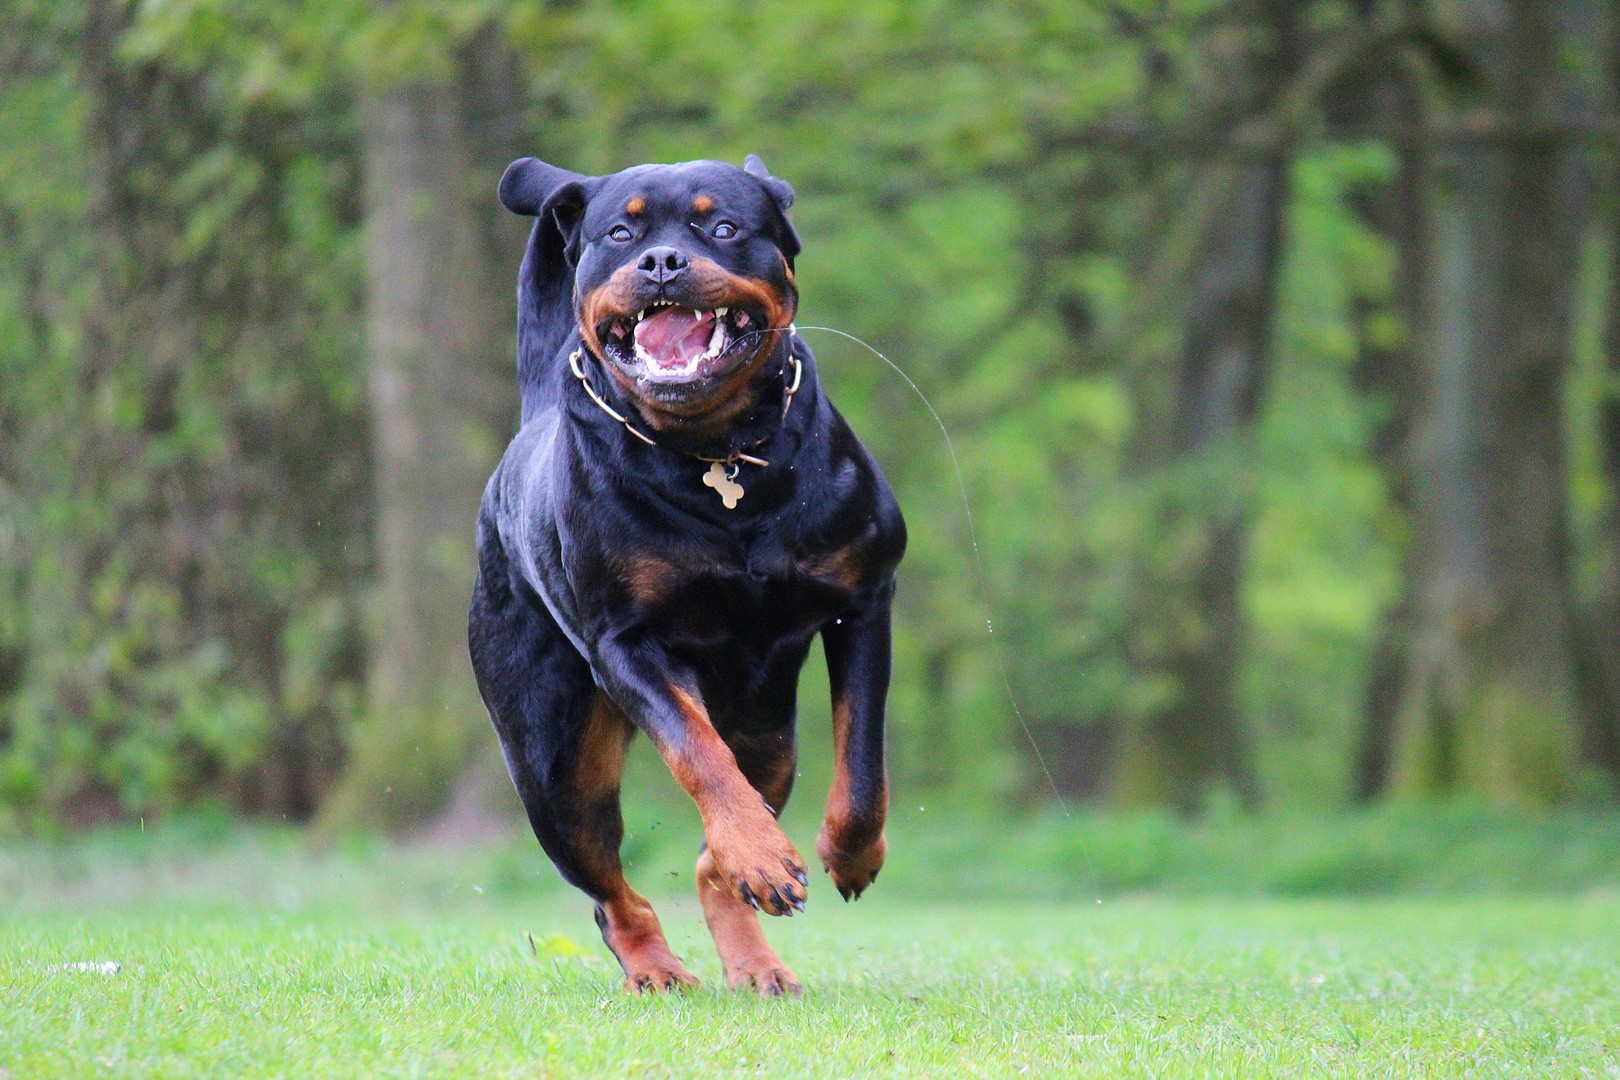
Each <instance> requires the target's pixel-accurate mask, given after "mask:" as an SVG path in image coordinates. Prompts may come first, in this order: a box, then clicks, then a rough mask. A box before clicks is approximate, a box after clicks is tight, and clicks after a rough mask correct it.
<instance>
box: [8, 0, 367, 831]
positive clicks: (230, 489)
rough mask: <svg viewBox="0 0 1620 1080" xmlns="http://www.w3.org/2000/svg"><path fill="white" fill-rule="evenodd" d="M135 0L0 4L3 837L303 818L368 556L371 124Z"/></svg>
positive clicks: (334, 721) (326, 764)
mask: <svg viewBox="0 0 1620 1080" xmlns="http://www.w3.org/2000/svg"><path fill="white" fill-rule="evenodd" d="M47 11H48V13H49V18H48V19H47V17H46V13H47ZM122 12H123V9H122V7H121V6H113V5H106V4H100V3H86V4H82V5H66V6H59V7H54V8H50V9H47V8H45V7H43V6H42V7H41V8H40V9H39V10H38V11H35V10H32V9H30V8H29V7H27V6H22V7H19V6H16V5H13V6H12V7H10V8H8V9H7V10H6V12H5V14H4V21H3V22H0V26H3V28H4V30H5V33H6V34H7V35H8V36H10V37H25V38H27V39H28V40H29V41H30V48H31V50H32V53H33V59H34V60H35V61H37V62H36V63H32V64H17V65H13V66H12V67H10V68H8V70H7V72H6V74H5V76H4V77H5V80H6V81H5V88H4V92H3V93H0V101H3V102H4V110H3V112H0V131H3V132H4V134H3V135H0V145H4V146H5V147H6V148H7V150H6V151H5V152H4V162H3V164H0V221H4V222H5V223H6V224H7V227H8V232H9V233H10V234H11V235H10V236H8V238H7V239H8V241H9V242H8V243H7V244H6V245H5V249H4V251H3V252H0V423H3V425H4V432H5V437H4V440H3V442H0V505H3V506H4V508H5V519H6V529H5V543H3V544H0V581H3V582H4V583H5V587H4V588H3V589H0V627H3V628H4V629H3V631H0V645H3V647H4V651H5V653H6V655H7V656H9V657H11V660H10V662H9V663H8V664H7V665H3V666H4V667H5V669H6V674H7V676H9V677H8V678H5V679H0V826H3V824H4V823H5V821H6V818H7V817H12V816H13V815H15V816H14V817H13V820H17V821H41V820H44V819H45V817H46V816H47V815H49V816H52V817H55V818H58V819H65V820H68V821H75V820H94V819H95V818H98V817H103V816H108V815H125V814H128V815H133V814H136V813H138V812H143V811H144V812H153V811H157V810H160V809H162V808H164V807H168V806H172V805H175V804H177V803H183V802H185V801H188V800H190V799H193V798H196V797H198V796H200V795H215V796H223V797H225V798H226V799H228V800H229V801H230V802H231V803H232V804H234V805H236V806H239V807H241V808H243V809H247V810H254V811H258V812H274V813H281V814H286V815H291V816H294V817H303V816H306V815H308V814H309V813H310V812H312V810H313V808H314V805H315V803H316V801H317V800H318V798H319V796H320V793H321V791H322V789H323V787H324V784H325V782H326V781H325V779H324V778H325V777H329V776H330V775H331V773H332V772H333V771H334V770H335V768H336V767H337V766H338V765H339V763H340V760H341V754H342V744H341V732H342V728H343V726H344V724H345V722H346V717H347V716H349V715H350V714H351V712H352V710H353V708H354V705H355V703H356V698H357V688H358V680H359V678H360V668H359V661H360V657H359V655H358V653H357V650H356V640H357V633H356V625H357V623H358V618H359V612H358V603H359V593H358V590H357V589H356V585H357V583H358V582H359V580H360V579H361V578H362V577H363V575H364V573H365V571H366V567H367V565H368V558H369V552H368V542H367V535H368V534H367V530H368V528H369V516H368V509H367V505H366V498H367V496H366V492H367V487H368V481H369V477H368V470H367V468H366V461H365V451H364V442H363V436H364V428H363V414H362V412H361V405H362V395H361V387H362V385H363V383H362V379H363V371H362V369H361V368H360V367H359V366H358V365H359V360H360V338H359V332H358V325H359V321H358V306H359V305H358V299H359V278H358V274H357V264H356V255H357V252H356V242H355V241H356V236H357V233H358V229H357V225H358V222H357V220H356V217H355V211H354V207H355V202H356V199H355V185H356V183H357V179H358V177H357V175H356V170H355V166H354V159H353V154H352V150H350V149H349V146H350V144H351V141H352V134H351V132H350V130H349V128H348V126H347V125H348V123H349V110H348V108H347V106H346V105H345V103H344V102H343V101H342V100H341V99H334V98H333V97H332V95H331V93H330V92H327V93H323V95H321V97H320V98H319V99H318V100H313V101H309V102H306V103H305V107H303V108H302V109H298V110H292V109H288V108H286V107H283V106H282V105H281V104H280V103H277V102H273V101H272V102H268V103H267V102H266V101H264V100H255V99H253V98H250V97H248V96H246V95H245V94H243V93H242V92H240V91H241V87H242V85H243V84H242V81H241V78H240V72H239V71H237V72H233V71H232V70H231V67H230V65H231V62H232V61H241V60H244V59H246V58H243V57H242V56H240V54H239V52H238V54H236V55H220V52H221V50H220V49H218V48H214V47H213V46H212V45H211V44H210V42H209V41H207V40H203V41H199V42H192V43H190V44H194V45H196V48H185V47H179V46H181V45H186V44H188V43H187V42H184V41H180V42H176V41H174V40H169V41H167V42H166V43H165V44H166V45H167V46H173V49H172V53H171V52H168V51H166V50H165V49H163V48H158V47H157V43H156V42H155V40H154V38H153V37H152V35H151V34H148V35H146V36H144V37H143V36H142V35H140V34H135V35H130V36H124V35H121V34H120V20H121V17H122ZM221 40H224V39H221ZM198 50H201V54H202V55H206V56H208V57H209V58H210V60H211V62H212V64H213V66H212V67H210V68H209V70H207V71H204V70H202V68H203V65H202V63H201V62H200V61H199V58H198V56H199V53H198ZM233 75H235V76H238V77H237V78H235V79H233V78H231V76H233Z"/></svg>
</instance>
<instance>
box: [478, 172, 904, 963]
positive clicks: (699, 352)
mask: <svg viewBox="0 0 1620 1080" xmlns="http://www.w3.org/2000/svg"><path fill="white" fill-rule="evenodd" d="M500 198H501V202H502V203H504V204H505V205H506V207H507V209H509V210H512V211H514V212H515V213H518V214H525V215H530V216H533V217H534V218H535V219H536V220H535V224H534V229H533V232H532V233H531V234H530V237H529V245H528V251H527V253H526V254H525V255H524V258H523V265H522V268H521V269H520V270H519V272H518V334H517V353H518V383H519V390H520V393H521V397H522V405H523V411H522V429H521V430H520V431H519V432H518V434H517V437H516V438H514V439H513V440H512V443H511V445H510V446H509V447H508V448H507V451H506V455H505V456H504V457H503V458H502V459H501V463H500V465H499V466H498V467H497V468H496V470H495V474H494V475H493V476H492V477H491V478H490V481H489V486H488V487H487V488H486V489H485V491H484V500H483V505H482V507H481V509H480V512H479V517H478V564H479V565H478V580H477V583H476V585H475V587H474V590H473V600H472V613H471V616H470V618H469V625H468V637H469V639H470V644H471V649H472V661H473V668H474V670H475V671H476V672H477V676H478V686H479V690H480V691H481V692H482V694H483V697H484V702H485V704H486V705H487V706H488V708H489V713H490V718H491V719H492V720H493V721H494V724H495V730H496V733H497V734H498V735H499V736H500V740H501V748H502V750H503V751H504V752H505V755H506V763H507V768H508V769H509V770H510V772H511V774H512V781H513V783H514V784H515V785H516V786H517V790H518V794H519V796H521V798H522V799H523V805H524V806H525V807H526V808H527V810H528V814H529V821H530V822H531V824H532V825H533V826H534V832H535V835H536V836H537V837H539V839H540V844H541V846H542V847H544V848H545V850H546V854H548V855H549V856H550V857H551V859H552V861H553V862H554V863H555V864H556V865H557V869H558V870H560V871H561V872H562V875H563V876H564V877H565V878H567V879H568V880H569V881H570V882H572V883H573V884H574V885H576V886H578V887H579V888H580V889H583V890H584V891H585V892H587V893H589V894H590V895H591V897H593V898H594V899H595V900H596V922H597V925H598V926H600V927H601V930H602V937H603V940H605V941H606V942H607V945H608V948H610V949H612V950H613V954H614V955H615V956H617V957H618V959H619V963H620V965H622V966H623V968H624V974H625V988H626V989H627V990H629V991H632V992H636V991H642V990H665V989H671V988H676V987H681V986H688V985H694V984H696V983H697V979H696V978H695V977H694V976H693V975H692V974H691V973H690V972H688V971H687V970H686V969H685V968H684V967H682V966H681V963H680V960H679V959H678V958H676V957H675V956H674V955H673V954H672V953H671V952H670V950H669V945H668V943H667V942H666V941H665V939H664V934H663V931H662V930H661V929H660V927H659V923H658V917H657V916H656V915H655V914H654V913H653V909H652V906H651V905H650V904H649V903H648V902H647V901H646V899H645V898H644V897H642V896H641V895H640V894H638V893H637V892H636V891H635V890H634V889H632V888H631V887H630V886H629V884H628V883H627V882H626V881H625V878H624V872H623V869H622V867H621V866H620V863H619V844H620V841H621V840H622V839H623V835H624V822H623V818H622V817H621V815H620V812H619V779H620V773H621V770H622V767H623V764H624V756H625V747H626V745H627V743H628V741H629V739H630V737H631V735H632V734H633V733H634V732H635V731H636V730H637V729H640V730H641V731H644V732H646V733H647V735H648V737H650V738H651V739H652V741H653V744H654V745H655V746H656V747H657V749H658V753H659V754H660V755H661V756H662V757H663V759H664V761H665V762H666V763H667V764H668V765H669V768H670V771H671V772H672V773H673V774H674V776H675V779H676V780H677V781H678V782H679V783H680V785H681V786H682V787H683V788H685V789H686V792H687V794H689V795H690V796H691V797H692V800H693V801H694V802H695V803H697V808H698V813H699V814H700V815H701V816H702V819H703V832H704V837H705V840H706V843H705V845H704V850H703V852H702V854H701V855H700V856H699V857H698V861H697V888H698V895H699V897H700V898H701V900H702V903H703V912H704V915H705V917H706V919H707V921H708V924H709V930H710V932H711V933H712V934H713V935H714V943H715V947H716V948H717V949H718V950H719V952H720V958H721V960H722V961H723V963H724V964H725V970H726V981H727V983H728V984H729V985H730V986H731V987H732V988H733V989H736V988H739V987H743V986H752V987H753V989H754V990H755V991H757V992H758V993H760V994H762V995H777V994H782V993H789V994H797V993H799V992H800V986H799V983H798V980H797V979H796V978H795V977H794V975H793V973H792V972H791V971H789V970H788V969H787V968H786V967H784V966H783V964H782V961H781V960H779V959H777V957H776V954H775V953H773V952H772V951H771V948H770V946H769V945H768V944H767V943H766V940H765V936H764V934H763V932H762V931H761V929H760V926H759V920H758V917H757V915H756V914H755V912H756V911H764V912H766V913H767V914H771V915H788V914H791V913H792V912H793V911H794V910H795V909H797V910H800V911H802V910H803V909H804V902H805V896H806V885H807V884H808V882H807V879H806V877H805V867H804V862H803V860H802V859H800V857H799V855H798V853H797V852H796V851H794V849H793V845H792V844H790V843H788V840H787V838H786V837H785V836H783V835H782V830H781V829H780V828H779V827H778V825H777V823H776V816H777V815H778V814H780V813H781V812H782V807H783V806H784V804H786V802H787V798H788V793H789V792H790V791H791V790H792V788H793V777H794V765H795V759H796V755H797V748H796V742H795V736H794V720H795V700H796V696H797V691H798V681H799V672H800V670H801V669H802V668H803V666H804V662H805V658H806V657H807V655H808V654H809V650H810V643H811V639H813V638H814V637H815V635H816V634H817V633H820V634H821V636H822V642H823V646H824V649H825V651H826V656H827V668H828V674H829V676H830V679H831V683H832V698H833V701H832V706H833V744H834V752H835V754H836V757H837V762H836V775H835V777H834V780H833V784H832V792H831V794H830V795H829V796H828V799H827V815H826V820H825V821H824V823H823V824H822V827H821V831H820V834H819V835H818V836H817V838H816V853H817V854H818V855H819V856H820V857H821V861H822V863H823V865H824V866H825V868H826V870H827V872H828V873H829V874H831V875H832V879H833V883H834V884H835V885H836V886H837V887H838V891H839V892H840V893H841V894H842V895H843V896H844V898H845V899H846V900H848V899H852V898H854V897H857V896H859V895H860V894H861V892H862V890H864V889H865V888H866V887H867V886H868V885H870V884H871V883H872V882H873V880H875V879H876V877H877V874H878V870H879V868H880V867H881V866H882V865H883V857H884V852H885V841H884V836H883V822H884V815H885V813H886V809H887V802H888V787H887V780H886V777H885V773H884V766H883V710H884V698H885V696H886V695H887V692H888V685H889V608H890V603H891V600H892V598H893V595H894V571H895V567H896V566H897V565H898V564H899V562H900V558H901V555H902V554H903V553H904V551H905V544H906V531H905V523H904V521H903V520H902V519H901V516H900V510H899V507H898V505H897V504H896V502H895V499H894V495H893V493H892V492H891V491H890V489H889V485H888V483H887V481H885V479H884V478H883V474H882V473H881V472H879V470H878V467H877V464H876V463H875V462H874V461H873V460H872V457H871V455H870V454H868V453H867V451H866V448H865V447H863V446H862V445H861V442H860V440H859V439H857V438H856V437H855V434H854V432H852V431H851V430H850V428H849V425H848V424H846V423H845V422H844V418H843V417H842V416H840V415H839V414H838V411H837V410H836V409H834V408H833V406H832V403H831V402H830V401H828V399H827V395H826V394H825V393H824V392H823V390H822V388H821V384H820V383H819V382H818V381H817V379H816V365H815V360H814V358H813V357H812V356H811V354H810V350H809V349H808V348H806V347H805V345H804V343H803V342H802V341H801V340H800V339H799V338H798V336H797V335H796V333H795V332H794V328H793V320H794V313H795V311H796V309H797V305H798V291H797V288H796V286H795V284H794V277H793V270H794V258H795V256H797V255H798V253H799V238H798V235H797V234H796V233H795V232H794V229H793V226H792V224H791V223H790V222H789V221H788V218H787V209H788V207H789V206H790V205H791V204H792V202H793V189H792V187H790V186H789V185H788V184H787V183H786V182H785V181H783V180H780V179H778V178H777V177H775V176H772V175H771V174H770V173H769V172H768V171H767V170H766V168H765V166H764V165H763V164H762V163H761V162H760V160H759V158H757V157H754V156H752V155H750V156H749V157H748V159H747V162H746V164H745V165H744V167H743V168H741V169H739V168H737V167H736V166H733V165H728V164H724V163H721V162H717V161H693V162H687V163H685V164H680V165H640V166H637V167H635V168H631V169H626V170H625V171H623V172H620V173H616V174H614V175H612V176H580V175H578V174H575V173H571V172H567V171H565V170H562V169H558V168H555V167H553V166H551V165H547V164H545V163H544V162H541V161H537V160H535V159H533V158H524V159H522V160H520V161H516V162H514V163H513V164H512V165H511V166H510V167H509V168H508V169H507V170H506V174H505V176H503V177H502V179H501V185H500Z"/></svg>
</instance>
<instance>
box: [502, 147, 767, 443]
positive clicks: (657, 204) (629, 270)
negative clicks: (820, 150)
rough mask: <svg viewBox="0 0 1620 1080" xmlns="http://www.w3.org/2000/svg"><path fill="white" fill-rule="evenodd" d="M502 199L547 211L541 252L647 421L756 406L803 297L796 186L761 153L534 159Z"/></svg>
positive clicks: (586, 333)
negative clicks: (728, 158)
mask: <svg viewBox="0 0 1620 1080" xmlns="http://www.w3.org/2000/svg"><path fill="white" fill-rule="evenodd" d="M500 194H501V202H502V203H504V204H505V205H506V207H507V209H509V210H512V211H514V212H516V213H519V214H530V215H534V216H537V217H539V218H540V221H539V222H538V223H537V227H536V245H537V248H536V251H535V255H534V257H536V258H540V259H551V260H560V261H561V262H562V263H563V264H564V266H562V267H555V268H551V271H552V274H551V275H550V276H552V277H553V279H554V280H555V279H556V278H557V277H560V276H563V275H566V274H568V273H569V272H570V271H571V276H572V280H573V289H572V294H573V306H574V318H575V320H576V321H577V324H578V327H579V332H580V336H581V338H582V339H583V340H584V342H585V346H586V347H587V348H588V349H590V351H591V352H592V353H593V354H595V356H596V357H597V358H599V359H600V360H602V361H603V362H604V364H605V366H606V368H607V370H608V371H609V372H610V373H611V374H612V376H613V377H614V379H615V381H616V382H617V383H618V384H619V386H620V387H621V388H622V389H623V391H624V392H625V393H626V394H627V395H628V396H629V397H631V398H632V399H634V400H635V402H636V403H637V405H638V406H639V411H640V412H641V413H642V415H643V417H644V418H645V419H646V420H647V421H648V422H649V423H650V424H652V425H653V426H654V427H659V428H662V427H666V426H683V425H686V424H690V423H691V422H699V423H703V424H707V423H710V422H713V421H716V420H720V421H723V420H725V419H727V418H729V417H730V416H732V415H735V414H736V413H737V412H738V411H740V410H741V409H743V408H746V407H747V406H746V399H747V398H748V396H749V395H745V394H742V393H741V391H742V390H743V389H744V388H745V387H747V386H748V385H749V384H750V382H751V381H752V379H753V377H754V376H755V375H756V374H758V373H759V371H760V369H761V367H762V366H763V364H764V362H765V359H766V358H767V357H768V356H770V355H771V354H772V353H773V352H774V351H775V348H776V346H777V345H779V344H780V343H781V342H782V340H783V338H784V337H785V334H784V333H783V331H785V329H786V328H787V327H788V326H789V325H790V324H791V323H792V322H793V316H794V312H795V310H796V308H797V306H798V292H797V289H796V288H795V286H794V282H793V259H794V256H796V255H797V254H798V253H799V238H798V235H797V234H796V233H795V232H794V231H793V226H792V224H791V223H789V221H788V219H787V208H788V207H789V206H790V205H791V204H792V202H793V189H792V188H791V187H790V186H789V185H788V184H787V183H786V182H785V181H783V180H780V179H777V178H776V177H774V176H772V175H771V174H770V173H769V172H768V171H766V169H765V166H764V164H763V163H762V162H761V161H760V160H759V158H757V157H755V156H753V155H752V154H750V155H749V156H748V160H747V163H746V165H745V166H744V167H743V168H741V169H739V168H737V167H736V166H734V165H728V164H725V163H724V162H719V161H690V162H686V163H683V164H680V165H638V166H636V167H634V168H630V169H626V170H624V171H623V172H620V173H615V174H613V175H612V176H599V177H586V176H580V175H578V174H576V173H570V172H566V171H564V170H562V169H557V168H554V167H553V166H550V165H547V164H545V163H544V162H541V161H537V160H535V159H534V158H523V159H522V160H519V161H515V162H513V163H512V164H511V165H510V166H509V167H508V168H507V170H506V175H505V176H503V177H502V178H501V188H500ZM542 233H544V236H542V235H541V234H542ZM539 248H545V249H547V250H544V251H541V250H539ZM535 269H536V271H537V273H540V274H542V275H544V274H545V271H546V270H547V269H548V268H546V267H536V268H535ZM559 283H560V282H559Z"/></svg>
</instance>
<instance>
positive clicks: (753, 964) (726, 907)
mask: <svg viewBox="0 0 1620 1080" xmlns="http://www.w3.org/2000/svg"><path fill="white" fill-rule="evenodd" d="M697 890H698V899H699V900H701V901H702V902H703V919H704V921H705V922H707V923H708V924H709V933H710V934H713V935H714V947H715V950H716V951H717V952H719V954H720V962H721V964H722V965H724V967H725V969H726V985H727V986H728V987H730V988H731V989H733V990H740V989H742V988H744V987H752V988H753V990H754V992H755V993H756V994H758V995H759V996H760V997H780V996H781V995H783V994H788V995H791V996H794V997H797V996H798V995H800V994H802V993H804V987H802V986H800V985H799V980H798V978H797V977H796V976H795V975H794V974H793V972H791V971H789V970H788V968H787V965H786V964H784V963H782V961H781V960H780V959H778V958H777V955H776V953H775V952H774V951H772V949H771V946H770V943H769V942H768V941H766V940H765V931H764V930H762V929H760V925H759V916H758V915H757V914H755V912H754V909H753V908H751V907H749V906H748V905H747V904H745V903H743V902H742V901H741V900H739V899H737V897H736V896H735V895H734V894H733V893H732V891H731V887H730V886H729V885H727V884H726V880H725V877H724V876H723V875H722V874H721V873H720V870H719V868H718V867H717V866H716V865H715V861H714V853H713V852H710V851H705V852H704V853H703V854H702V855H699V856H698V861H697Z"/></svg>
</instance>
